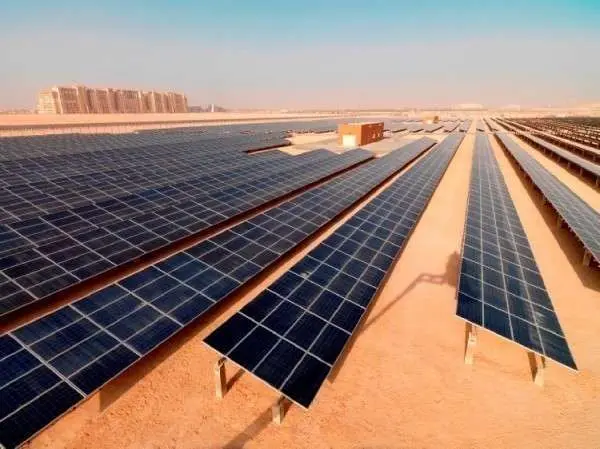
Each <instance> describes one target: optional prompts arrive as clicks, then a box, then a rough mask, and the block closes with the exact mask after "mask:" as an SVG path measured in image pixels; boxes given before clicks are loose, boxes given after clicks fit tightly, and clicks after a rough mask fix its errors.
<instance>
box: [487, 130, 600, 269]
mask: <svg viewBox="0 0 600 449" xmlns="http://www.w3.org/2000/svg"><path fill="white" fill-rule="evenodd" d="M496 138H497V139H498V142H499V143H500V144H501V145H502V147H503V148H504V149H505V150H506V151H507V152H508V154H510V155H511V156H512V157H513V159H514V160H515V161H516V162H517V164H518V165H519V166H520V167H521V168H522V169H523V170H524V171H525V173H526V174H527V176H528V177H529V178H530V179H531V180H532V182H533V183H534V184H535V186H536V187H537V188H538V189H539V190H540V191H541V192H542V195H544V197H545V198H546V199H547V200H548V201H549V202H550V204H551V205H552V207H553V208H554V209H555V210H556V212H557V213H558V215H559V217H560V218H561V219H562V220H564V222H565V223H566V224H567V225H568V226H569V229H571V230H572V231H573V233H574V234H575V236H576V237H577V238H578V239H579V241H580V242H581V243H582V244H583V246H584V248H585V251H586V252H587V254H589V256H590V258H591V259H593V260H595V261H596V263H600V226H598V223H600V214H599V213H598V212H597V211H595V210H594V209H592V208H591V207H590V206H589V205H588V204H587V203H586V202H584V201H583V200H582V199H581V198H580V197H579V196H577V195H576V194H575V193H573V191H572V190H570V189H569V188H568V187H567V186H566V185H565V184H563V183H562V182H560V181H559V180H558V179H557V178H556V177H555V176H554V175H552V174H551V173H550V172H549V171H548V170H546V168H544V167H543V166H542V165H541V164H540V163H539V162H538V161H536V160H535V158H533V157H532V156H531V155H529V154H528V153H527V152H526V151H525V150H523V149H522V148H521V147H520V146H519V145H518V144H517V143H516V142H515V141H514V140H512V139H511V138H510V137H509V135H508V134H507V133H497V134H496ZM584 257H586V256H584Z"/></svg>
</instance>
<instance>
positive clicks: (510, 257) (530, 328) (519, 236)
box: [456, 134, 577, 369]
mask: <svg viewBox="0 0 600 449" xmlns="http://www.w3.org/2000/svg"><path fill="white" fill-rule="evenodd" d="M456 313H457V315H458V316H460V317H461V318H463V319H465V320H467V321H469V322H471V323H473V324H476V325H478V326H482V327H484V328H486V329H488V330H490V331H492V332H494V333H496V334H498V335H500V336H502V337H504V338H507V339H509V340H512V341H514V342H516V343H518V344H520V345H522V346H525V347H526V348H528V349H530V350H532V351H533V352H536V353H538V354H541V355H542V356H546V357H548V358H550V359H553V360H555V361H557V362H558V363H561V364H563V365H565V366H568V367H569V368H572V369H577V366H576V365H575V361H574V360H573V356H572V355H571V351H570V350H569V346H568V344H567V340H566V338H565V335H564V333H563V331H562V328H561V326H560V324H559V322H558V317H557V316H556V312H555V311H554V307H553V306H552V302H551V300H550V297H549V295H548V292H547V291H546V287H545V285H544V281H543V279H542V277H541V275H540V272H539V269H538V266H537V263H536V261H535V258H534V256H533V253H532V252H531V247H530V245H529V240H528V239H527V236H526V234H525V231H524V230H523V226H522V224H521V221H520V220H519V216H518V214H517V211H516V209H515V207H514V204H513V202H512V200H511V197H510V194H509V192H508V189H507V187H506V184H505V182H504V179H503V177H502V173H501V171H500V167H499V165H498V162H497V161H496V158H495V157H494V154H493V152H492V148H491V147H490V144H489V141H488V138H487V136H485V135H484V134H478V135H477V138H476V143H475V153H474V156H473V168H472V171H471V183H470V188H469V199H468V207H467V219H466V226H465V233H464V240H463V251H462V260H461V270H460V280H459V287H458V305H457V312H456Z"/></svg>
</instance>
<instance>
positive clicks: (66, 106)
mask: <svg viewBox="0 0 600 449" xmlns="http://www.w3.org/2000/svg"><path fill="white" fill-rule="evenodd" d="M36 110H37V112H38V114H113V113H121V114H137V113H143V112H154V113H164V112H180V113H181V112H188V104H187V98H186V96H185V95H184V94H180V93H175V92H168V93H164V92H154V91H152V92H143V91H141V90H132V89H112V88H107V89H96V88H89V87H86V86H55V87H52V88H51V89H46V90H43V91H41V92H40V93H39V94H38V101H37V107H36Z"/></svg>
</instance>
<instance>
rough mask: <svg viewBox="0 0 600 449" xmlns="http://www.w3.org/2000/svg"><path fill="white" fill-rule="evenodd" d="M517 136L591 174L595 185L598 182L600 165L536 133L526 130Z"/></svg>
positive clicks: (599, 179)
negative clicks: (547, 140)
mask: <svg viewBox="0 0 600 449" xmlns="http://www.w3.org/2000/svg"><path fill="white" fill-rule="evenodd" d="M518 135H519V137H522V138H523V139H524V140H525V141H526V142H528V143H530V144H531V145H533V146H534V147H536V148H540V149H542V150H543V151H547V152H549V153H551V154H552V155H554V156H557V157H558V158H560V159H561V160H563V161H565V162H566V163H567V164H569V165H572V166H575V167H576V168H578V169H579V170H580V173H581V174H583V173H586V174H588V175H591V176H592V177H593V178H594V179H595V181H596V185H598V184H599V182H600V165H598V164H595V163H593V162H591V161H588V160H586V159H584V158H582V157H579V156H577V155H576V154H573V153H572V152H570V151H567V150H563V149H562V148H560V147H558V146H556V145H553V144H551V143H549V142H546V141H545V140H543V139H541V138H539V137H537V136H536V135H534V134H532V133H528V132H519V133H518Z"/></svg>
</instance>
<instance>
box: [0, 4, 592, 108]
mask: <svg viewBox="0 0 600 449" xmlns="http://www.w3.org/2000/svg"><path fill="white" fill-rule="evenodd" d="M31 11H36V13H35V14H31ZM597 23H600V8H597V3H596V2H595V1H593V0H592V1H578V2H567V1H562V0H561V1H554V2H552V3H551V4H549V3H548V2H543V1H538V0H536V1H532V2H528V4H527V5H522V4H521V3H520V2H516V1H513V0H511V1H508V2H494V3H493V4H485V5H483V4H481V3H475V2H460V3H458V4H457V3H452V4H446V3H445V2H439V1H426V2H421V3H420V4H419V5H416V4H413V3H408V2H404V1H402V2H391V1H384V0H375V1H373V2H370V3H369V4H368V5H366V4H365V3H364V2H358V1H354V0H351V1H346V2H340V1H338V0H335V1H331V2H328V4H327V5H322V4H320V2H317V1H315V0H310V1H305V2H303V3H302V4H293V5H291V4H289V3H286V4H280V3H278V2H275V1H270V0H261V1H254V2H239V1H235V0H229V1H223V2H219V4H207V5H197V4H194V3H193V2H191V1H181V0H180V1H175V2H171V3H168V4H164V3H163V2H159V1H151V2H142V1H139V0H136V1H132V2H128V3H127V4H122V3H119V2H116V1H114V0H110V1H107V2H104V3H103V5H96V4H93V3H90V2H75V1H72V0H59V1H55V2H52V3H51V4H47V3H45V2H41V1H39V0H25V1H21V2H17V1H13V0H9V1H8V2H7V4H6V5H3V14H2V17H0V50H1V51H2V54H4V55H5V61H4V66H5V70H3V71H2V72H0V109H19V108H26V109H31V108H33V105H34V104H35V98H36V95H37V93H38V92H39V91H40V90H41V89H44V88H48V87H50V86H53V85H70V84H84V85H89V86H98V87H102V86H106V87H116V88H136V89H143V90H174V91H179V92H183V93H185V94H186V95H187V97H188V102H189V104H190V105H191V106H197V105H206V104H210V103H214V104H218V105H221V106H224V107H226V108H230V109H258V110H260V109H296V110H298V109H315V110H316V109H380V108H395V109H398V108H412V107H414V108H436V107H440V106H441V105H444V106H452V105H457V104H464V103H476V104H482V105H483V106H484V107H486V108H499V107H503V106H508V105H515V104H516V105H519V106H520V107H522V108H533V107H549V106H551V107H576V106H581V105H586V104H594V103H600V83H598V79H600V60H599V59H598V58H592V57H590V55H594V54H600V29H599V28H598V27H597ZM74 55H75V57H73V56H74ZM357 64H358V65H357Z"/></svg>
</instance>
